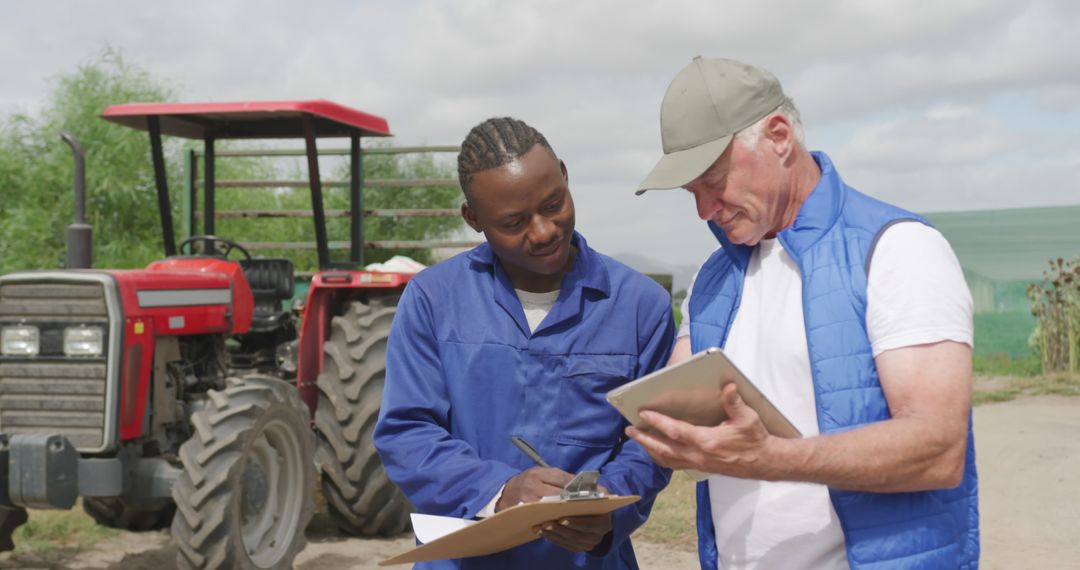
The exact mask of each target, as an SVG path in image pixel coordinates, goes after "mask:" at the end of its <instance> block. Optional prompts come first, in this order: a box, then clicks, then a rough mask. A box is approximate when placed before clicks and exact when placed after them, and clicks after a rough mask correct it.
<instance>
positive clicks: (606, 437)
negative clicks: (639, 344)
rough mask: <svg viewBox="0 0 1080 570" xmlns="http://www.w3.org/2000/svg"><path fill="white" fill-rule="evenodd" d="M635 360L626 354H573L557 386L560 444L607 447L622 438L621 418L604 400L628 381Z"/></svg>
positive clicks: (567, 359) (567, 360)
mask: <svg viewBox="0 0 1080 570" xmlns="http://www.w3.org/2000/svg"><path fill="white" fill-rule="evenodd" d="M633 371H634V358H633V357H632V356H630V355H626V354H600V355H573V356H568V357H567V358H566V373H565V375H564V376H563V378H562V380H561V382H560V384H559V436H558V440H557V441H558V442H559V443H569V444H573V445H584V446H591V447H609V446H612V445H614V444H615V443H616V442H617V441H618V440H619V436H621V435H622V430H623V425H624V423H623V419H622V416H621V415H619V412H618V411H617V410H616V409H615V408H614V407H612V406H611V404H609V403H608V402H607V400H606V399H605V396H606V394H607V393H608V391H609V390H612V389H614V388H616V387H618V386H621V385H623V384H625V383H627V382H629V381H630V376H631V375H632V374H633Z"/></svg>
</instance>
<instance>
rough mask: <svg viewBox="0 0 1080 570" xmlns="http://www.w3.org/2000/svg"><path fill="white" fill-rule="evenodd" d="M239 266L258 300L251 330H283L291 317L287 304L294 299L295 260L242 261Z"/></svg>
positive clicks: (256, 300) (259, 259) (257, 259)
mask: <svg viewBox="0 0 1080 570" xmlns="http://www.w3.org/2000/svg"><path fill="white" fill-rule="evenodd" d="M239 263H240V267H241V268H243V270H244V277H246V278H247V281H248V285H249V286H250V287H251V294H252V295H253V296H254V297H255V311H254V314H253V315H252V317H251V330H252V331H253V332H262V331H270V330H274V329H277V328H279V327H280V326H281V325H282V323H283V322H284V321H285V320H286V319H287V318H288V316H289V311H288V309H285V308H283V304H284V303H285V302H286V301H288V300H290V299H292V296H293V285H294V282H293V264H292V261H289V260H288V259H274V258H271V259H265V258H255V259H242V260H240V262H239Z"/></svg>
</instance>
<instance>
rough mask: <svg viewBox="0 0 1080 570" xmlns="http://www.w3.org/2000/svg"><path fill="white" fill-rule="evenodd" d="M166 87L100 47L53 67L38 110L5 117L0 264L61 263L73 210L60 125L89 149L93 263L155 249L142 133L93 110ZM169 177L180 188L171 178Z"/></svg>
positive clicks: (173, 150) (120, 261) (143, 257)
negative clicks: (71, 66) (74, 65)
mask: <svg viewBox="0 0 1080 570" xmlns="http://www.w3.org/2000/svg"><path fill="white" fill-rule="evenodd" d="M172 93H173V92H172V90H171V89H170V88H168V87H167V86H164V85H163V84H162V82H160V81H159V80H157V79H155V78H154V77H152V76H151V75H150V74H149V73H147V72H146V71H145V70H143V69H141V68H139V67H137V66H134V65H132V64H129V63H128V62H126V61H124V59H123V58H122V57H121V56H120V54H118V53H117V52H114V51H111V50H106V51H104V52H102V53H101V54H99V55H98V56H96V57H95V58H93V59H92V60H90V61H89V62H88V63H85V64H83V65H81V66H80V67H79V68H78V69H77V70H75V72H73V73H71V74H68V75H64V76H62V77H60V78H59V79H58V80H57V81H56V87H55V88H54V90H53V92H52V95H51V97H50V99H49V101H48V102H47V104H46V105H45V107H44V108H43V109H42V110H41V112H40V113H37V114H33V115H30V114H24V113H18V114H15V115H13V116H9V117H5V118H4V119H3V121H2V123H0V270H2V271H4V272H6V271H11V270H14V269H35V268H53V267H61V266H63V264H64V261H65V257H66V244H65V228H66V227H67V225H68V224H70V223H71V222H72V220H73V192H72V171H73V160H72V156H71V152H70V150H69V149H68V147H67V145H66V144H64V142H63V141H61V140H60V136H59V133H60V131H61V130H66V131H69V132H71V133H72V134H74V135H75V136H76V137H77V138H78V139H79V140H80V141H81V143H82V145H83V147H84V148H85V149H86V176H87V204H86V213H87V221H88V223H90V224H91V225H92V226H93V228H94V242H95V243H94V265H95V266H97V267H135V266H141V265H144V264H145V263H147V262H149V261H150V260H152V259H155V258H158V257H160V256H161V252H162V245H161V230H160V227H159V226H160V222H159V216H158V213H157V212H158V210H157V201H156V198H155V193H154V182H153V172H152V169H151V163H150V150H149V147H150V145H149V142H148V137H147V135H146V134H145V133H143V132H140V131H136V130H133V129H129V128H124V127H120V126H117V125H114V124H112V123H108V122H106V121H103V120H101V119H100V118H99V115H100V114H101V113H102V112H103V111H104V110H105V108H106V107H107V106H109V105H112V104H117V103H129V102H143V101H164V100H169V99H171V98H172ZM179 150H180V149H179V146H178V145H175V144H172V145H169V146H168V147H167V149H166V151H167V154H168V155H169V156H170V157H173V158H175V157H177V156H178V154H179ZM167 161H168V158H167ZM172 187H173V188H174V189H175V188H177V184H176V182H175V181H173V184H172ZM174 195H176V193H175V192H174Z"/></svg>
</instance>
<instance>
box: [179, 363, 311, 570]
mask: <svg viewBox="0 0 1080 570" xmlns="http://www.w3.org/2000/svg"><path fill="white" fill-rule="evenodd" d="M207 396H208V399H207V404H206V407H204V408H202V409H200V410H198V411H196V412H194V413H193V414H192V415H191V426H192V431H193V434H192V437H191V439H189V440H187V441H186V442H184V444H183V445H181V446H180V462H181V463H182V465H183V470H182V471H181V473H180V477H179V478H178V479H177V481H176V484H175V485H174V486H173V490H172V495H173V500H174V501H175V502H176V516H175V517H173V523H172V535H173V538H175V539H176V543H177V546H178V547H179V549H178V551H177V554H176V565H177V567H178V568H181V569H199V570H210V569H214V570H216V569H228V570H255V569H259V570H286V569H288V568H292V563H293V559H294V558H296V555H297V553H299V552H300V551H301V550H303V548H304V546H305V544H306V540H305V538H304V529H305V528H307V525H308V523H309V522H310V521H311V517H312V515H313V514H314V512H315V504H314V501H313V497H312V493H311V491H312V489H313V487H314V485H315V463H314V447H315V441H314V440H315V436H314V434H313V433H312V431H311V427H310V420H309V417H310V415H309V413H308V409H307V407H305V406H304V404H303V403H302V402H301V401H300V397H299V395H298V394H297V392H296V389H295V388H294V387H293V386H292V385H290V384H288V383H286V382H283V381H281V380H278V379H275V378H270V377H265V376H256V375H252V376H247V377H244V378H241V379H237V378H230V379H228V381H227V382H226V387H225V389H224V390H222V391H218V390H211V391H209V392H208V393H207Z"/></svg>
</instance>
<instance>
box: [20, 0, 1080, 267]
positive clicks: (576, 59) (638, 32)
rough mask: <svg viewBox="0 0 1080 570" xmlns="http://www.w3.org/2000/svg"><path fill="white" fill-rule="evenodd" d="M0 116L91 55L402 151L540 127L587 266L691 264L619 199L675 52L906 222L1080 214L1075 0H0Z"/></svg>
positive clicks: (642, 208)
mask: <svg viewBox="0 0 1080 570" xmlns="http://www.w3.org/2000/svg"><path fill="white" fill-rule="evenodd" d="M3 8H4V14H3V17H2V19H0V70H2V74H0V85H2V87H0V113H7V112H11V111H14V110H24V111H25V110H30V111H33V110H34V109H35V106H40V104H41V101H42V100H43V99H44V98H45V97H47V95H48V93H49V90H50V89H51V87H52V84H51V83H50V78H53V77H55V76H57V75H58V74H62V73H67V72H70V71H71V70H73V69H74V68H75V66H77V65H78V64H80V63H84V62H86V61H89V60H90V59H91V58H92V57H93V56H94V54H96V53H98V52H100V51H101V50H102V48H103V47H104V46H112V47H114V48H117V49H119V50H120V51H121V52H122V53H123V54H124V55H125V56H126V57H127V58H128V59H129V60H132V61H134V62H135V63H138V64H139V65H141V66H143V67H145V68H147V69H148V70H150V71H151V72H152V73H153V74H154V75H156V76H157V77H159V78H164V79H167V80H168V81H170V82H171V83H172V84H173V85H175V86H176V87H177V90H178V91H179V93H180V96H181V99H182V100H185V101H230V100H253V99H303V98H326V99H330V100H333V101H336V102H339V103H342V104H345V105H348V106H352V107H356V108H359V109H362V110H365V111H368V112H372V113H375V114H378V115H382V116H384V117H386V118H387V119H388V120H389V122H390V126H391V129H392V130H393V131H394V132H395V133H396V135H397V142H398V144H421V143H428V144H457V143H459V142H460V141H461V139H462V138H463V136H464V135H465V133H466V132H467V131H468V129H469V128H470V127H471V126H473V125H474V124H476V123H477V122H479V121H481V120H483V119H484V118H487V117H489V116H496V115H511V116H517V117H519V118H522V119H525V120H526V121H528V122H529V123H531V124H533V125H534V126H536V127H538V128H539V129H540V130H541V131H543V132H544V133H545V135H546V136H547V138H548V139H549V140H550V141H551V142H552V144H553V145H554V147H555V150H556V151H557V152H558V153H559V154H560V156H561V157H562V158H563V159H564V160H565V161H566V163H567V165H568V167H569V169H570V180H571V188H572V190H573V192H574V196H575V200H576V202H577V205H578V220H579V222H578V223H579V229H581V230H582V231H583V232H584V233H585V235H586V237H588V238H589V241H590V243H591V244H592V245H594V246H595V247H597V248H598V249H601V250H602V251H605V252H607V253H613V254H620V253H636V254H641V255H645V256H648V257H651V258H655V259H662V260H666V261H667V262H669V263H672V264H676V265H696V264H697V263H698V262H700V261H701V259H702V258H703V257H704V256H705V255H706V254H707V253H708V252H709V251H711V249H712V248H713V247H714V245H715V243H714V241H713V240H712V237H711V235H710V234H709V233H708V232H707V230H706V229H705V227H704V224H703V223H701V222H699V221H697V219H696V215H695V213H694V208H693V203H692V201H691V199H690V196H689V194H687V193H686V192H683V191H672V192H653V193H649V194H646V195H645V196H642V197H634V196H633V192H632V190H633V188H634V187H635V185H636V184H637V183H638V182H639V181H640V180H641V179H642V178H643V177H644V175H645V174H646V173H647V172H648V170H649V169H650V168H651V166H652V165H653V164H654V162H655V161H656V159H657V158H658V157H659V155H660V138H659V108H660V100H661V98H662V97H663V94H664V90H665V89H666V87H667V85H668V83H669V82H670V80H671V78H672V77H674V75H675V74H676V73H677V72H678V71H679V69H680V68H682V67H683V66H684V65H686V64H687V63H688V62H689V61H690V59H691V58H692V57H693V56H694V55H698V54H702V55H705V56H716V57H730V58H735V59H741V60H743V61H746V62H749V63H753V64H757V65H760V66H762V67H765V68H767V69H769V70H771V71H772V72H774V73H775V74H776V75H777V76H778V77H779V78H780V80H781V81H782V83H783V84H784V87H785V90H786V91H787V92H788V94H789V95H791V96H792V97H793V98H794V99H795V101H796V103H797V104H798V105H799V107H800V108H801V110H802V115H803V121H804V123H805V125H806V131H807V143H808V146H810V147H811V148H813V149H821V150H825V151H826V152H828V153H829V154H830V155H831V156H832V158H833V160H834V162H835V163H836V164H837V167H838V168H839V170H840V173H841V174H842V175H843V176H844V178H845V179H846V180H847V182H848V183H849V184H851V185H853V186H855V187H856V188H859V189H860V190H863V191H865V192H867V193H869V194H871V195H874V196H877V197H879V198H882V199H885V200H888V201H891V202H893V203H895V204H898V205H900V206H903V207H906V208H909V209H914V210H916V211H921V212H934V211H948V210H975V209H996V208H1013V207H1024V206H1052V205H1075V204H1080V57H1077V54H1078V53H1080V33H1078V32H1077V30H1078V29H1080V2H1073V1H1070V0H1058V1H1049V0H1047V1H1027V2H1024V1H1016V0H985V1H975V0H938V1H935V2H924V1H918V0H914V1H910V0H909V1H899V0H846V1H828V0H821V1H816V2H806V1H801V0H784V1H779V0H778V1H767V0H761V1H738V2H735V1H720V0H711V1H699V2H685V1H678V0H664V1H648V2H647V1H630V0H623V1H606V0H605V1H583V0H558V1H547V2H536V1H532V2H524V1H521V2H514V1H509V0H504V1H494V0H492V1H482V0H476V1H471V0H462V1H421V0H414V1H411V0H400V1H394V2H391V1H383V2H376V1H366V0H365V1H362V0H353V1H346V0H333V1H332V0H325V1H323V0H306V1H304V2H276V1H267V0H263V1H258V0H250V1H247V0H245V1H196V0H185V1H184V2H147V1H145V0H140V1H100V2H75V1H68V2H65V1H61V0H51V1H47V2H43V1H37V0H34V1H31V0H6V1H4V2H3Z"/></svg>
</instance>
